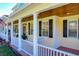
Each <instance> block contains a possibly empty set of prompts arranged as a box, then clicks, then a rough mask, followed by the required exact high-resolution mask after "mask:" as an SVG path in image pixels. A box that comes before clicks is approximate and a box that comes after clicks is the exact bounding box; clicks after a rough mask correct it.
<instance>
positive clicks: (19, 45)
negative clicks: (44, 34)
mask: <svg viewBox="0 0 79 59" xmlns="http://www.w3.org/2000/svg"><path fill="white" fill-rule="evenodd" d="M18 31H19V34H18V36H19V39H18V40H19V41H18V50H19V51H20V50H21V39H22V38H21V36H22V23H21V18H20V19H19V23H18Z"/></svg>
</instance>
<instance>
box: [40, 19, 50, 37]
mask: <svg viewBox="0 0 79 59" xmlns="http://www.w3.org/2000/svg"><path fill="white" fill-rule="evenodd" d="M43 22H48V35H47V36H44V35H43ZM41 24H42V28H41V36H42V37H49V20H46V21H42V23H41Z"/></svg>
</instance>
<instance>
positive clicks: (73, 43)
mask: <svg viewBox="0 0 79 59" xmlns="http://www.w3.org/2000/svg"><path fill="white" fill-rule="evenodd" d="M51 5H52V4H38V5H37V4H33V5H32V6H29V7H27V8H25V9H23V10H22V11H20V12H19V13H17V14H15V15H14V16H13V17H10V20H9V21H14V20H16V19H18V18H23V17H26V16H28V15H31V14H33V13H35V12H38V11H41V10H45V9H47V8H49V7H50V6H51ZM52 8H53V7H52ZM78 17H79V15H72V16H66V17H59V16H56V28H57V29H56V30H57V37H58V42H59V45H60V46H65V47H69V48H73V49H77V50H79V46H78V45H79V40H78V39H75V38H63V20H64V19H67V20H72V19H75V20H76V19H78ZM50 18H51V19H54V17H53V16H49V17H45V18H40V19H38V21H40V20H42V21H46V20H49V19H50ZM32 21H33V20H32ZM32 21H27V23H29V22H32ZM53 25H54V23H53ZM38 28H39V27H38ZM27 33H28V24H27ZM32 37H33V36H32ZM39 38H43V40H42V42H41V44H43V45H46V46H49V47H53V43H54V41H53V38H49V37H39ZM26 44H27V43H24V44H23V45H24V46H23V45H22V46H23V47H22V48H24V47H25V45H26ZM24 49H26V48H24Z"/></svg>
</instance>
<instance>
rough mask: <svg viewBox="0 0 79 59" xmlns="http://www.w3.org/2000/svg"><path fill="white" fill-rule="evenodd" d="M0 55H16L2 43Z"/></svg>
mask: <svg viewBox="0 0 79 59" xmlns="http://www.w3.org/2000/svg"><path fill="white" fill-rule="evenodd" d="M0 56H16V54H15V53H14V52H13V51H12V50H11V49H10V48H9V47H8V46H7V45H6V44H4V45H1V46H0Z"/></svg>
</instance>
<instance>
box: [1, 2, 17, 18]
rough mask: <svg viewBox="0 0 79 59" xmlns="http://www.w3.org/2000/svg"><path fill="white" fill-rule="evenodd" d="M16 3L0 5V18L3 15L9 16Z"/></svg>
mask: <svg viewBox="0 0 79 59" xmlns="http://www.w3.org/2000/svg"><path fill="white" fill-rule="evenodd" d="M15 5H16V3H0V17H1V16H2V15H9V14H10V13H11V12H12V8H13V7H14V6H15Z"/></svg>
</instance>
